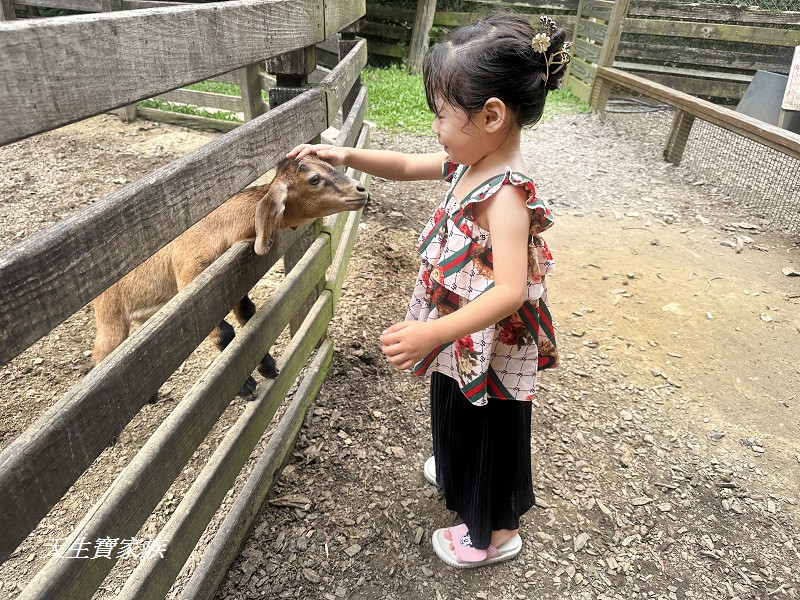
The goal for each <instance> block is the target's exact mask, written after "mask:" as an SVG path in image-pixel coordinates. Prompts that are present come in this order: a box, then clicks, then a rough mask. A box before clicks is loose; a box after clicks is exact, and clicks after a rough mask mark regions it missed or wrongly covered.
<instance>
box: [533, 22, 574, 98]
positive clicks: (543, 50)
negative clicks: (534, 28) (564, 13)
mask: <svg viewBox="0 0 800 600" xmlns="http://www.w3.org/2000/svg"><path fill="white" fill-rule="evenodd" d="M539 21H540V22H541V24H542V26H543V27H544V28H545V31H544V32H539V33H536V34H535V35H534V36H533V39H531V48H533V49H534V51H535V52H538V53H540V54H542V55H543V56H544V60H545V67H546V68H545V72H544V78H543V79H542V83H543V84H544V85H547V81H548V79H550V76H551V75H555V74H556V73H558V72H559V71H561V69H563V68H564V66H565V65H568V64H569V62H570V60H572V56H571V54H570V51H571V50H572V44H571V43H570V42H565V43H564V45H563V47H562V48H561V50H559V51H558V52H553V53H552V54H551V55H550V56H547V50H548V49H549V48H550V41H551V38H550V34H552V33H555V32H556V30H558V26H557V25H556V22H555V21H553V19H551V18H550V17H544V16H543V17H539ZM554 66H555V67H556V68H555V69H553V67H554Z"/></svg>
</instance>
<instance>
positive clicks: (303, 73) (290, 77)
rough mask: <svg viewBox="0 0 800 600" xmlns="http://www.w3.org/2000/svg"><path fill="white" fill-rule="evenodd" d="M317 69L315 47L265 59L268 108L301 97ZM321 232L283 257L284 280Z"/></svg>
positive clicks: (297, 322) (298, 321) (299, 319)
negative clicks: (269, 77) (270, 79)
mask: <svg viewBox="0 0 800 600" xmlns="http://www.w3.org/2000/svg"><path fill="white" fill-rule="evenodd" d="M316 68H317V52H316V46H307V47H305V48H303V49H301V50H293V51H291V52H286V53H285V54H281V55H279V56H275V57H273V58H270V59H268V60H267V71H268V72H269V73H271V74H273V75H274V76H275V87H273V88H270V90H269V107H270V108H275V107H276V106H280V105H281V104H283V103H284V102H288V101H289V100H291V99H292V98H294V97H295V96H298V95H300V94H302V93H303V92H304V91H305V90H306V86H307V84H308V76H309V74H310V73H312V72H313V71H314V69H316ZM319 141H320V138H319V136H317V137H315V138H314V139H313V140H310V142H311V143H319ZM321 229H322V224H321V222H319V221H317V222H316V223H314V225H313V226H312V227H309V228H308V230H307V231H306V232H305V233H304V234H303V236H302V237H301V238H300V239H299V240H297V241H296V242H295V243H294V244H292V246H291V247H290V248H289V249H288V250H287V251H286V252H285V253H284V255H283V271H284V277H285V276H286V275H288V274H289V272H290V271H291V270H292V269H293V268H294V266H295V265H296V264H297V263H298V262H299V261H300V259H301V258H302V257H303V255H304V254H305V253H306V250H308V248H309V247H310V246H311V244H312V243H313V242H314V240H315V239H316V238H317V235H318V234H319V232H320V231H321ZM324 285H325V281H324V279H323V280H322V281H320V283H319V285H317V288H316V290H315V291H314V292H312V293H311V294H310V295H309V296H308V298H306V300H305V302H303V307H302V309H301V310H299V311H298V313H297V314H298V316H296V317H295V318H294V319H292V321H291V323H290V324H289V331H290V332H291V334H292V335H294V334H295V333H296V332H297V330H298V329H300V326H301V325H302V323H303V318H304V316H305V314H306V313H307V312H308V311H309V310H310V309H311V306H313V304H314V302H315V301H316V299H317V298H318V297H319V294H320V292H321V291H322V290H323V289H324Z"/></svg>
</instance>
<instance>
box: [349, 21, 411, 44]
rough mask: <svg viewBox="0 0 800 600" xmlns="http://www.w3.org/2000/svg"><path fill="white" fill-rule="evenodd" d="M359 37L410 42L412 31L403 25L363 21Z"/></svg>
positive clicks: (360, 22)
mask: <svg viewBox="0 0 800 600" xmlns="http://www.w3.org/2000/svg"><path fill="white" fill-rule="evenodd" d="M358 35H360V36H374V37H378V38H381V39H384V40H399V41H401V42H408V40H409V39H411V29H409V28H408V27H404V26H402V25H389V24H387V23H378V22H376V21H365V20H363V19H362V20H361V21H359V22H358ZM369 51H370V52H372V44H370V48H369Z"/></svg>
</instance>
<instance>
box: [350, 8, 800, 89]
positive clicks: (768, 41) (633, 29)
mask: <svg viewBox="0 0 800 600" xmlns="http://www.w3.org/2000/svg"><path fill="white" fill-rule="evenodd" d="M470 5H471V6H474V10H473V11H471V12H449V11H438V12H436V14H435V16H434V18H433V25H434V28H446V27H453V26H458V25H463V24H466V23H469V22H471V21H472V20H474V19H475V18H476V17H477V16H478V15H479V14H481V13H483V12H487V11H490V10H493V9H497V8H503V7H507V8H509V9H511V10H516V11H519V12H521V13H522V14H526V15H529V17H530V19H531V21H532V22H534V23H535V22H538V21H537V20H538V17H539V15H542V14H547V15H550V16H552V17H553V18H554V19H555V20H556V22H557V23H558V24H559V25H560V26H562V27H564V28H565V29H567V30H568V31H569V32H570V33H571V34H572V35H573V37H574V40H575V41H576V49H575V56H574V58H575V60H574V62H573V64H572V66H571V69H570V77H568V79H567V86H568V87H569V88H570V89H572V90H573V91H575V92H576V93H577V95H579V96H580V97H582V98H583V99H585V100H588V98H589V94H590V91H591V87H592V83H593V81H594V77H595V75H596V72H597V68H598V67H611V66H613V67H614V68H617V69H620V70H623V71H628V72H633V73H638V74H640V75H642V76H644V77H646V78H648V79H651V80H653V81H657V82H659V83H663V84H665V85H669V86H671V87H674V88H676V89H678V90H681V91H684V92H687V93H690V94H694V95H697V96H703V97H706V98H712V99H714V100H715V101H717V102H719V103H723V104H736V102H737V101H738V100H739V98H741V96H742V94H743V93H744V90H745V88H746V87H747V84H748V83H749V82H750V80H751V79H752V76H753V73H755V71H756V70H758V69H765V70H769V71H774V72H777V73H783V74H787V73H788V71H789V67H790V65H791V60H792V52H793V49H794V47H795V46H797V45H800V11H777V10H761V9H758V8H755V7H752V6H731V5H729V4H714V3H706V2H702V3H688V2H675V1H673V2H663V1H661V0H563V1H560V2H559V1H556V0H528V1H526V2H514V1H508V2H503V1H501V2H497V1H495V0H473V1H472V2H471V3H470ZM414 22H415V14H414V11H412V10H407V9H405V10H404V9H398V8H396V7H393V6H387V5H385V4H375V3H371V2H368V3H367V12H366V15H365V16H364V18H362V19H360V20H359V21H358V23H357V24H356V26H355V29H356V31H357V32H358V34H359V35H362V36H364V37H365V38H366V39H367V40H368V41H369V51H370V54H371V55H378V56H383V57H386V58H392V59H402V58H406V57H407V56H408V52H409V41H410V40H411V37H412V24H413V23H414Z"/></svg>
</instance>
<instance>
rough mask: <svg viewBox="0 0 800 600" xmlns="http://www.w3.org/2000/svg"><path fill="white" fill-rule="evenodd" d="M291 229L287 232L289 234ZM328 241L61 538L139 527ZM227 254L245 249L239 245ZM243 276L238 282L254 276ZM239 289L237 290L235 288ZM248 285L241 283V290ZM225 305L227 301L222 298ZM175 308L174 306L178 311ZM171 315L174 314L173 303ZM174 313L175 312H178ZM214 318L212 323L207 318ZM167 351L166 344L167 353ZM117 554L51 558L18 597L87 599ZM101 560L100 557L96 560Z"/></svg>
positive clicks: (304, 288) (221, 272) (216, 272)
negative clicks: (83, 558) (76, 523)
mask: <svg viewBox="0 0 800 600" xmlns="http://www.w3.org/2000/svg"><path fill="white" fill-rule="evenodd" d="M296 237H297V236H296V235H293V236H291V241H294V239H295V238H296ZM288 241H289V238H287V242H285V243H283V244H281V245H280V250H276V251H275V252H274V254H273V256H272V257H271V258H270V260H269V261H264V262H263V264H261V266H260V268H259V269H257V270H256V271H255V276H256V278H257V277H260V275H261V274H262V273H263V272H265V271H266V269H268V268H269V266H270V263H274V261H275V260H276V259H277V258H278V257H279V254H278V252H279V251H282V250H285V249H286V245H287V243H288ZM327 244H328V242H327V240H324V239H323V240H320V241H319V243H318V244H317V247H316V248H315V251H314V252H312V253H309V255H308V256H307V257H306V259H305V260H304V262H303V264H302V265H301V268H299V269H297V270H296V271H293V272H292V273H291V274H290V276H288V277H287V278H286V280H284V282H282V283H281V284H280V285H279V286H278V288H277V289H275V290H274V292H273V293H272V294H271V295H270V297H269V299H268V300H267V302H266V303H265V304H264V306H262V307H261V308H260V309H259V310H258V311H257V312H256V314H255V315H254V316H253V317H252V318H251V319H250V321H248V323H247V325H246V326H244V327H243V328H242V331H241V332H240V333H239V335H237V336H236V338H235V339H234V341H233V342H232V343H231V344H230V345H229V346H228V348H227V349H226V350H225V352H224V353H223V354H221V355H220V357H219V358H218V359H217V360H215V361H214V363H213V364H212V366H211V367H209V369H208V370H206V372H205V373H204V374H203V377H202V379H201V380H200V381H199V382H198V383H197V384H196V385H195V386H194V387H193V388H192V389H191V390H190V391H189V392H188V393H187V395H186V396H185V397H184V398H183V400H182V401H181V403H180V404H179V406H178V407H177V408H176V409H175V410H174V411H172V412H171V413H170V415H169V416H168V417H167V418H166V419H165V421H164V422H163V423H162V424H161V425H160V426H159V428H158V429H157V430H156V432H155V433H154V434H153V435H152V436H151V437H150V438H149V439H148V440H147V442H146V443H145V445H144V447H143V448H142V449H141V450H140V451H139V452H138V453H137V455H136V456H135V457H134V458H133V460H132V461H131V462H130V464H129V465H128V466H127V467H126V468H125V470H124V471H123V472H122V473H121V474H120V475H119V477H117V479H116V480H115V481H114V483H112V485H111V486H110V487H109V489H108V490H107V491H106V493H105V494H104V495H103V497H102V499H101V500H100V501H99V502H98V503H97V504H96V505H95V506H94V508H93V509H92V510H91V511H89V513H88V514H87V517H86V518H85V519H84V520H83V521H82V522H81V524H80V525H79V526H78V527H77V528H76V529H75V531H73V532H72V533H71V534H70V536H69V537H68V539H67V542H66V543H67V544H69V543H70V542H71V540H73V539H81V538H83V539H87V540H96V539H99V538H104V537H111V538H118V539H124V538H130V537H132V536H134V535H135V534H136V532H137V531H139V528H140V527H141V526H142V524H143V523H144V522H145V520H147V517H148V516H149V515H150V513H151V512H152V511H153V509H154V508H155V506H156V504H158V502H159V500H160V499H161V497H162V496H163V495H164V493H165V492H166V491H167V490H168V489H169V487H170V485H171V484H172V482H173V481H174V480H175V478H176V477H177V476H178V475H179V474H180V473H181V470H182V469H183V467H184V466H185V464H186V462H187V461H188V460H189V458H191V456H192V454H193V453H194V451H195V449H196V448H197V447H198V446H199V445H200V443H202V441H203V439H204V438H205V436H206V435H207V434H208V432H209V431H210V430H211V428H212V427H213V426H214V424H215V422H216V420H217V419H218V418H219V416H220V415H221V414H222V412H223V411H224V410H225V408H226V407H227V406H228V405H229V404H230V400H231V398H232V397H233V396H235V395H236V391H237V390H238V389H239V388H240V387H241V385H242V382H244V380H245V379H247V377H248V376H249V375H250V373H251V371H252V370H253V369H254V368H255V365H256V364H257V363H258V362H259V361H260V360H261V358H262V357H263V356H264V354H265V352H266V349H267V348H269V347H270V346H272V344H273V343H274V342H275V340H276V339H277V337H278V336H279V335H280V334H281V332H282V331H283V329H284V328H285V327H286V324H287V323H288V322H289V319H290V318H292V316H293V314H294V313H295V312H296V311H297V306H298V304H299V302H300V300H302V298H304V297H305V295H306V294H307V293H308V292H309V290H310V289H312V288H313V287H314V285H315V284H316V282H317V281H318V280H319V278H320V276H322V275H323V274H324V273H325V269H326V267H327V265H328V264H329V263H330V250H329V249H328V248H326V245H327ZM240 246H241V247H240V248H238V249H236V250H235V251H233V252H231V254H234V253H238V254H240V255H242V254H244V255H245V256H247V257H248V259H250V260H252V257H249V256H248V255H247V250H248V249H247V248H246V245H245V244H240ZM228 262H229V260H228V257H227V256H225V257H224V258H223V263H222V264H219V265H217V264H216V263H215V265H213V266H212V267H211V269H212V270H213V271H211V272H209V274H208V275H209V277H211V278H212V279H213V278H215V277H225V278H229V277H230V276H229V275H227V274H226V273H225V271H227V270H228V269H227V267H228V266H229V265H228V264H227V263H228ZM254 282H255V281H254V279H253V277H248V278H247V279H246V281H243V282H242V284H241V285H240V286H239V287H240V288H241V287H246V286H250V285H252V284H253V283H254ZM237 291H238V290H237ZM245 291H246V290H245ZM223 306H225V305H224V304H223ZM180 310H181V309H180V308H178V311H180ZM172 312H173V315H172V316H173V317H176V315H175V314H174V313H175V311H174V310H173V311H172ZM176 318H180V314H178V315H177V317H176ZM212 325H213V324H212ZM168 351H169V350H167V352H168ZM115 562H116V559H108V560H103V561H92V560H87V561H82V560H59V559H58V558H53V559H51V560H50V561H49V562H48V563H47V565H45V567H44V568H43V569H42V570H41V571H40V572H39V573H37V575H36V577H35V578H34V579H33V580H32V581H31V582H30V583H29V584H28V585H27V586H26V587H25V590H24V592H23V594H22V595H21V596H20V598H21V599H24V600H31V599H34V598H36V599H41V600H45V599H47V600H51V599H52V600H56V599H61V598H63V599H64V600H77V599H78V598H91V597H92V595H93V594H94V591H95V590H96V589H97V587H98V586H99V585H100V584H101V583H102V582H103V579H104V578H105V576H106V575H107V574H108V572H109V571H110V570H111V568H112V567H113V565H114V564H115ZM98 563H101V564H98Z"/></svg>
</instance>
